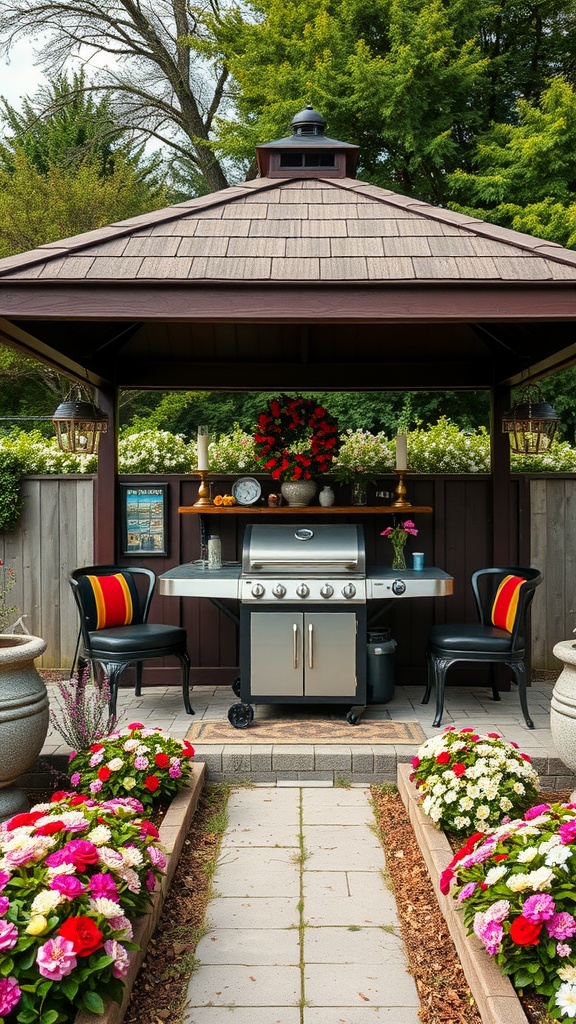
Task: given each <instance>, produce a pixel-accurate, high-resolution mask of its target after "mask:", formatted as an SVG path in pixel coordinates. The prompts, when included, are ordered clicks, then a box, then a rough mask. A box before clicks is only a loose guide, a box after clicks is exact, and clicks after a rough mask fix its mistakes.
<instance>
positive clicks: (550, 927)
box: [546, 910, 576, 939]
mask: <svg viewBox="0 0 576 1024" xmlns="http://www.w3.org/2000/svg"><path fill="white" fill-rule="evenodd" d="M546 930H547V932H548V934H549V935H551V936H552V938H553V939H570V938H572V936H573V935H575V934H576V920H575V919H574V918H573V917H572V914H569V913H568V911H567V910H561V911H560V913H559V914H552V917H549V918H548V920H547V921H546Z"/></svg>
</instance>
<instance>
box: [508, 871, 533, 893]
mask: <svg viewBox="0 0 576 1024" xmlns="http://www.w3.org/2000/svg"><path fill="white" fill-rule="evenodd" d="M506 885H507V886H508V888H509V889H511V890H512V892H524V890H525V889H529V888H530V875H527V874H524V873H520V874H516V875H510V877H509V878H508V880H507V882H506Z"/></svg>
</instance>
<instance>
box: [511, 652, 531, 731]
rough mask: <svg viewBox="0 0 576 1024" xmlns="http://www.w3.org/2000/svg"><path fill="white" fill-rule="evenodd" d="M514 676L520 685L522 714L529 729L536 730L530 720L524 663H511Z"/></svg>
mask: <svg viewBox="0 0 576 1024" xmlns="http://www.w3.org/2000/svg"><path fill="white" fill-rule="evenodd" d="M507 664H508V665H510V668H511V669H512V671H513V673H514V675H515V676H516V682H517V683H518V696H519V697H520V707H521V708H522V714H523V715H524V720H525V722H526V725H527V726H528V728H529V729H533V728H534V722H533V721H532V719H531V718H530V712H529V711H528V701H527V699H526V665H525V664H524V662H523V661H509V662H507Z"/></svg>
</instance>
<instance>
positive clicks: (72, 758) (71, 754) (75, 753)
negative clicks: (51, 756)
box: [68, 750, 78, 761]
mask: <svg viewBox="0 0 576 1024" xmlns="http://www.w3.org/2000/svg"><path fill="white" fill-rule="evenodd" d="M77 753H78V751H77V750H71V751H70V753H69V754H68V760H69V761H73V760H74V758H75V757H76V756H77Z"/></svg>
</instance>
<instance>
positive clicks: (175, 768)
mask: <svg viewBox="0 0 576 1024" xmlns="http://www.w3.org/2000/svg"><path fill="white" fill-rule="evenodd" d="M168 775H169V776H170V778H171V779H179V778H180V776H181V775H182V769H181V767H180V765H179V764H173V765H172V767H171V768H170V769H169V770H168Z"/></svg>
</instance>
